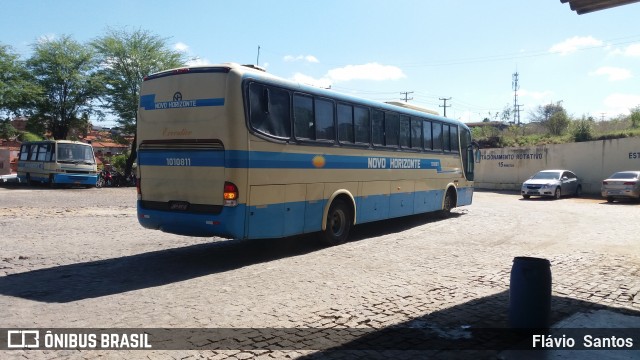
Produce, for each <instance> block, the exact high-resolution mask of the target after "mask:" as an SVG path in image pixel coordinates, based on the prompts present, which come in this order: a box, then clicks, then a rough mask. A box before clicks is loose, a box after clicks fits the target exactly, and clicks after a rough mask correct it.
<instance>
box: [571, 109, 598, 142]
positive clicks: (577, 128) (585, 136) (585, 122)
mask: <svg viewBox="0 0 640 360" xmlns="http://www.w3.org/2000/svg"><path fill="white" fill-rule="evenodd" d="M594 123H595V121H594V119H593V117H591V116H589V117H588V118H587V117H585V116H584V115H583V116H582V119H580V120H576V121H574V123H573V139H574V140H575V141H576V142H581V141H590V140H593V139H594V138H595V136H594V128H593V124H594Z"/></svg>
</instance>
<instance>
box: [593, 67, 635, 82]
mask: <svg viewBox="0 0 640 360" xmlns="http://www.w3.org/2000/svg"><path fill="white" fill-rule="evenodd" d="M589 75H592V76H606V77H608V79H609V81H620V80H626V79H629V78H631V77H632V76H633V75H631V71H629V70H627V69H623V68H617V67H611V66H603V67H601V68H599V69H597V70H596V71H593V72H591V73H589Z"/></svg>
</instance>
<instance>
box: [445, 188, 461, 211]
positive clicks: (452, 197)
mask: <svg viewBox="0 0 640 360" xmlns="http://www.w3.org/2000/svg"><path fill="white" fill-rule="evenodd" d="M457 202H458V201H457V199H456V193H455V191H454V190H452V189H449V190H447V192H446V193H445V195H444V201H443V202H442V212H443V213H445V214H449V213H451V210H452V209H453V208H454V207H456V203H457Z"/></svg>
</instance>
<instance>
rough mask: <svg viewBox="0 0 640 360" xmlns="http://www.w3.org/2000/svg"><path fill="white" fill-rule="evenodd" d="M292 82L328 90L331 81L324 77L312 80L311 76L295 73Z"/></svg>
mask: <svg viewBox="0 0 640 360" xmlns="http://www.w3.org/2000/svg"><path fill="white" fill-rule="evenodd" d="M293 81H295V82H299V83H301V84H306V85H311V86H316V87H321V88H325V89H326V88H330V87H331V84H332V81H331V79H328V78H326V77H323V78H320V79H316V78H313V77H311V76H308V75H305V74H302V73H296V74H295V75H293Z"/></svg>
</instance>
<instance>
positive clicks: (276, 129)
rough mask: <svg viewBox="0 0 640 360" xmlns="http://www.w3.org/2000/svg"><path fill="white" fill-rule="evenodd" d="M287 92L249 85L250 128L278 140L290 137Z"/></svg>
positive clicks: (253, 84) (254, 84) (288, 98)
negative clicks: (278, 138)
mask: <svg viewBox="0 0 640 360" xmlns="http://www.w3.org/2000/svg"><path fill="white" fill-rule="evenodd" d="M290 102H291V100H290V97H289V92H288V91H285V90H282V89H278V88H272V87H267V86H264V85H260V84H256V83H251V84H250V85H249V116H250V120H249V122H250V123H251V127H252V128H254V129H255V130H257V131H259V132H262V133H264V134H267V135H272V136H276V137H280V138H289V137H290V136H291V116H290V110H289V109H290Z"/></svg>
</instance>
